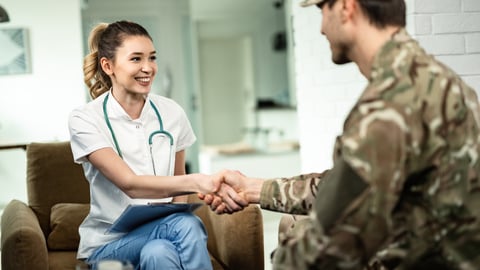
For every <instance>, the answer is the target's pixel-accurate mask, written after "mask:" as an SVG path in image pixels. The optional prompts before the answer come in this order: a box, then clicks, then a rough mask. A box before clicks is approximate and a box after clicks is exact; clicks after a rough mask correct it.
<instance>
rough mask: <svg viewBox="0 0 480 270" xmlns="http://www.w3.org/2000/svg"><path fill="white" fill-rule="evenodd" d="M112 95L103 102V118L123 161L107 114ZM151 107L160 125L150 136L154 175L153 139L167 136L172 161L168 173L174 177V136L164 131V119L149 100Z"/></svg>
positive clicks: (149, 142)
mask: <svg viewBox="0 0 480 270" xmlns="http://www.w3.org/2000/svg"><path fill="white" fill-rule="evenodd" d="M109 95H110V93H108V94H107V95H106V96H105V99H104V100H103V116H104V118H105V122H106V123H107V127H108V130H110V134H111V135H112V139H113V143H114V144H115V148H116V149H117V153H118V155H119V156H120V157H121V158H122V159H123V155H122V151H121V150H120V146H119V144H118V141H117V137H116V136H115V132H114V131H113V128H112V124H111V123H110V119H109V118H108V113H107V101H108V97H109ZM149 103H150V106H152V108H153V111H154V112H155V115H156V116H157V119H158V123H159V124H160V129H159V130H156V131H154V132H152V133H151V134H150V136H148V145H149V146H150V157H151V158H152V166H153V173H154V174H155V175H156V172H155V162H154V159H153V151H152V145H153V137H154V136H155V135H165V136H166V137H168V139H169V141H170V159H169V164H168V168H169V169H168V173H169V175H173V167H172V158H173V136H172V134H170V133H169V132H168V131H166V130H165V129H163V121H162V117H161V116H160V113H159V112H158V109H157V106H155V104H154V103H153V101H151V100H149Z"/></svg>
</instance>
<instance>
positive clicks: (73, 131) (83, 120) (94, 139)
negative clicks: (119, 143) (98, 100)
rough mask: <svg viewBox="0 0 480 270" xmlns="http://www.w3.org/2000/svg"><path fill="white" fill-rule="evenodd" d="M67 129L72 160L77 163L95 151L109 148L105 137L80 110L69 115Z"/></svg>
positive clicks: (93, 121)
mask: <svg viewBox="0 0 480 270" xmlns="http://www.w3.org/2000/svg"><path fill="white" fill-rule="evenodd" d="M68 128H69V132H70V146H71V148H72V152H73V158H74V161H75V162H77V163H83V162H85V161H86V157H87V156H88V155H89V154H90V153H92V152H93V151H95V150H98V149H100V148H105V147H111V145H110V144H109V143H108V141H107V140H106V139H105V136H104V135H102V134H101V132H100V131H99V128H98V124H97V122H96V121H95V120H94V118H93V117H92V116H91V115H90V114H87V113H86V112H85V111H83V110H81V109H76V110H74V111H72V113H70V116H69V120H68Z"/></svg>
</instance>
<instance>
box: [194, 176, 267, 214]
mask: <svg viewBox="0 0 480 270" xmlns="http://www.w3.org/2000/svg"><path fill="white" fill-rule="evenodd" d="M212 177H213V179H212V180H213V184H214V190H215V191H214V192H212V193H209V194H203V193H198V197H199V198H200V199H201V200H203V201H204V202H205V203H206V204H207V205H209V206H210V208H211V209H212V211H214V212H215V213H217V214H225V213H226V214H232V213H234V212H237V211H241V210H243V208H245V207H246V206H248V204H250V203H257V202H258V197H259V194H260V190H261V184H262V182H263V181H261V180H260V179H254V178H249V177H246V176H245V175H243V174H242V173H241V172H239V171H233V170H224V171H221V172H219V173H217V174H215V175H212Z"/></svg>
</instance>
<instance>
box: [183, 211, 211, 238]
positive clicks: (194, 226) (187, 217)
mask: <svg viewBox="0 0 480 270" xmlns="http://www.w3.org/2000/svg"><path fill="white" fill-rule="evenodd" d="M178 218H179V220H178V223H177V225H176V228H177V229H178V230H181V231H184V232H185V233H188V234H194V235H206V230H205V226H204V225H203V222H202V220H201V219H200V218H199V217H197V216H196V215H194V214H190V213H182V214H180V215H179V217H178Z"/></svg>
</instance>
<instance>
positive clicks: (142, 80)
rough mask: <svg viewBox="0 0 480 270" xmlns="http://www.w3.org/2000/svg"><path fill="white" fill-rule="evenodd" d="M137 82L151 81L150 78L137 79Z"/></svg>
mask: <svg viewBox="0 0 480 270" xmlns="http://www.w3.org/2000/svg"><path fill="white" fill-rule="evenodd" d="M137 81H141V82H149V81H150V78H137Z"/></svg>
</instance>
